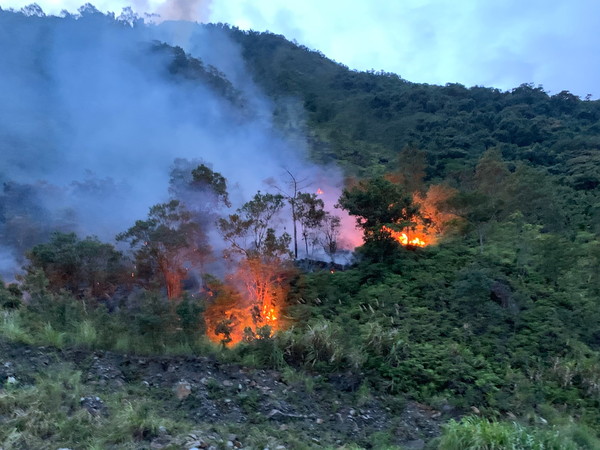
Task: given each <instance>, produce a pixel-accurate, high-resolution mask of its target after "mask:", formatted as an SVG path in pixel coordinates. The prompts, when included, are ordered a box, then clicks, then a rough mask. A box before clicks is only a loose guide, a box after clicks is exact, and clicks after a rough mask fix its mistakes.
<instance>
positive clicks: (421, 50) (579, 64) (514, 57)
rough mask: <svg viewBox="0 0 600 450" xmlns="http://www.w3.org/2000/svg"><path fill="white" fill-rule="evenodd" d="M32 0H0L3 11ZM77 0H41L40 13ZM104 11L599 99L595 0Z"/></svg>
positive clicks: (456, 77) (151, 5)
mask: <svg viewBox="0 0 600 450" xmlns="http://www.w3.org/2000/svg"><path fill="white" fill-rule="evenodd" d="M29 3H31V2H30V1H20V0H0V7H2V8H3V9H7V8H10V7H12V8H16V9H19V8H21V7H23V6H24V5H26V4H29ZM82 3H83V1H82V0H79V1H78V0H39V1H38V4H39V5H40V6H41V7H42V8H43V9H44V11H46V13H53V14H58V13H59V12H60V10H62V9H67V10H68V11H71V12H75V11H76V10H77V8H78V7H79V6H80V5H81V4H82ZM92 3H93V4H94V5H95V6H96V7H97V8H98V9H99V10H101V11H103V12H106V11H112V12H115V13H117V15H118V13H120V11H121V9H122V8H123V7H124V6H128V5H130V6H132V7H133V9H134V10H136V11H137V12H138V13H143V12H151V13H159V14H160V15H161V17H162V18H164V19H184V20H191V21H198V22H224V23H229V24H232V25H236V26H238V27H240V28H243V29H253V30H256V31H266V30H268V31H271V32H273V33H277V34H283V35H284V36H285V37H287V38H288V39H290V40H292V39H294V40H296V41H297V42H298V43H299V44H302V45H305V46H307V47H309V48H311V49H315V50H319V51H321V52H322V53H324V54H325V55H326V56H327V57H329V58H331V59H334V60H335V61H337V62H340V63H342V64H345V65H346V66H348V67H350V68H351V69H357V70H371V69H373V70H376V71H379V70H383V71H386V72H394V73H396V74H398V75H400V76H401V77H402V78H404V79H406V80H408V81H412V82H419V83H430V84H446V83H461V84H464V85H466V86H474V85H480V86H487V87H496V88H499V89H502V90H509V89H512V88H514V87H517V86H519V85H520V84H522V83H533V84H534V85H535V86H538V85H542V86H543V87H544V89H545V90H546V91H548V92H549V93H551V94H556V93H558V92H560V91H562V90H568V91H570V92H572V93H574V94H576V95H579V96H580V97H582V98H583V97H585V96H586V95H587V94H591V95H592V98H595V99H596V98H598V97H599V96H600V87H599V86H598V80H600V60H599V59H598V58H597V57H596V56H597V55H598V54H600V39H599V38H598V31H597V30H599V29H600V1H598V0H525V1H523V0H496V1H491V0H354V1H352V0H350V1H349V0H327V1H323V0H302V1H296V2H289V1H285V2H284V1H277V0H212V1H211V0H166V1H162V2H161V1H158V0H97V1H92Z"/></svg>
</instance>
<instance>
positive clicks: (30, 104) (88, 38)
mask: <svg viewBox="0 0 600 450" xmlns="http://www.w3.org/2000/svg"><path fill="white" fill-rule="evenodd" d="M182 3H183V2H170V3H169V4H170V5H171V7H173V8H174V7H175V6H174V5H180V4H182ZM200 3H201V2H196V3H195V4H196V5H199V4H200ZM205 5H207V4H205ZM182 11H183V10H182ZM81 12H82V14H81V16H80V17H77V18H75V17H69V16H67V17H64V18H59V17H28V18H26V17H24V16H23V15H21V14H17V13H12V12H6V11H0V68H2V69H1V70H0V154H2V162H1V165H0V182H3V183H4V188H3V190H2V188H1V186H0V219H2V217H3V219H2V220H3V222H0V239H1V240H0V260H1V264H0V270H1V271H2V273H1V274H0V275H3V276H4V277H5V278H11V277H12V275H13V274H14V269H15V268H18V265H19V259H20V258H21V257H22V253H23V250H24V249H25V248H27V246H30V245H31V244H32V243H36V241H40V240H43V239H44V238H47V235H48V233H49V232H50V231H51V229H58V230H63V231H65V230H73V231H76V232H78V233H79V234H80V235H82V236H85V235H97V236H98V237H99V238H100V239H103V240H107V241H112V240H113V238H114V235H115V234H116V233H118V232H120V231H123V230H125V229H127V228H128V227H129V226H131V225H132V224H133V223H134V221H135V220H137V219H143V218H144V217H146V214H147V212H148V208H149V207H150V206H151V205H153V204H156V203H159V202H163V201H165V200H166V199H167V198H168V181H169V172H170V168H171V166H172V164H173V162H174V160H175V159H176V158H184V159H189V160H196V159H197V160H202V161H206V162H207V163H209V164H211V165H212V168H213V169H214V170H215V171H218V172H221V173H222V174H223V175H224V176H225V177H226V178H227V179H228V180H229V182H230V185H233V189H232V192H231V198H232V201H233V202H234V206H235V205H238V206H239V205H240V204H241V203H242V202H244V201H247V200H248V199H249V198H250V197H251V196H252V195H253V194H254V193H255V192H256V191H257V190H259V189H260V190H263V191H265V190H267V187H266V185H265V184H264V182H263V181H264V180H266V179H269V178H273V177H275V178H278V177H282V176H283V174H285V170H284V169H287V170H290V171H291V172H293V173H296V174H299V175H300V176H308V177H314V178H315V179H325V180H327V181H328V183H327V184H328V185H329V186H332V185H336V184H337V185H338V186H337V187H336V188H335V189H339V186H340V185H341V176H340V173H339V172H338V171H337V170H335V169H331V168H330V169H324V168H320V167H315V166H313V165H312V164H310V163H308V162H307V160H306V157H305V151H304V148H303V143H302V142H298V141H297V140H296V141H294V143H293V144H292V143H290V141H289V140H286V138H285V137H284V136H282V135H281V133H280V132H278V131H277V130H275V129H274V126H273V124H272V123H271V120H270V118H271V117H272V111H271V105H270V103H269V101H268V100H266V99H265V98H264V97H263V96H262V95H261V94H260V92H259V90H258V89H257V88H256V86H254V84H253V83H252V81H251V79H250V77H249V76H248V75H247V71H246V68H245V66H244V62H243V60H242V59H241V56H240V50H239V49H238V48H237V46H236V45H235V44H234V43H232V42H231V41H229V40H228V39H227V37H226V36H225V34H224V33H222V32H219V31H218V30H215V29H213V30H212V31H211V32H207V31H206V29H204V28H202V27H201V26H199V25H196V24H190V23H181V22H179V23H175V22H171V23H164V24H162V25H152V26H146V25H141V24H139V23H138V24H137V25H136V26H131V25H130V24H128V23H122V22H118V21H115V20H114V19H112V18H110V17H106V16H103V15H102V14H100V13H98V12H97V11H96V10H94V9H93V8H88V9H83V10H82V11H81ZM182 17H183V16H182ZM153 39H159V40H161V41H164V42H167V43H169V44H175V45H182V46H184V47H185V49H186V51H188V52H190V53H191V54H192V56H194V57H198V58H201V59H202V60H204V61H205V63H206V64H212V65H214V66H216V67H217V69H219V70H220V71H221V72H223V73H224V74H225V75H226V76H227V78H228V79H229V80H230V81H231V83H232V84H233V87H234V88H235V89H236V90H237V92H238V94H237V95H238V97H239V98H238V99H237V100H236V99H233V100H232V99H231V98H228V97H227V96H224V95H223V94H222V93H221V92H219V91H218V90H215V89H214V88H212V87H210V86H209V85H201V84H199V83H198V82H190V81H189V80H185V79H179V78H176V77H174V76H173V75H172V74H171V73H169V72H168V70H167V69H166V67H167V65H168V64H169V62H170V59H169V56H168V55H169V54H168V53H164V52H159V51H155V50H153V47H152V45H150V44H149V42H150V41H152V40H153ZM206 64H205V65H206ZM240 105H242V106H240ZM11 187H12V188H11ZM319 187H321V188H323V189H325V186H319ZM316 188H317V186H315V187H314V189H315V190H316ZM327 189H329V190H331V188H327ZM17 193H19V195H17ZM15 221H16V222H17V224H14V223H12V222H15ZM19 221H20V222H19ZM9 222H11V223H9ZM19 223H20V224H21V225H22V227H25V228H27V227H30V228H32V229H33V230H34V231H35V233H33V232H32V233H33V234H32V236H34V237H33V238H27V239H25V240H24V241H22V242H16V241H15V237H14V236H15V235H14V233H11V232H9V231H10V230H11V229H15V230H18V229H20V228H19V225H18V224H19ZM9 225H10V226H12V228H10V227H9ZM25 228H23V229H25Z"/></svg>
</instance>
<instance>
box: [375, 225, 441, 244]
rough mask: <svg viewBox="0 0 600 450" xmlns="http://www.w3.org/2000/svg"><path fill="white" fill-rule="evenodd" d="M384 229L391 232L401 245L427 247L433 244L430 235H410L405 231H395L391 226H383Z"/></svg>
mask: <svg viewBox="0 0 600 450" xmlns="http://www.w3.org/2000/svg"><path fill="white" fill-rule="evenodd" d="M382 229H383V230H384V231H386V232H388V233H389V234H390V236H391V237H392V239H394V240H395V241H397V242H398V243H399V244H400V245H404V246H405V247H407V246H412V247H425V246H427V245H430V244H432V243H433V242H432V239H431V238H430V237H429V236H425V235H424V234H420V235H419V236H410V237H409V235H408V234H407V233H406V232H404V231H395V230H392V229H391V228H390V227H386V226H383V227H382Z"/></svg>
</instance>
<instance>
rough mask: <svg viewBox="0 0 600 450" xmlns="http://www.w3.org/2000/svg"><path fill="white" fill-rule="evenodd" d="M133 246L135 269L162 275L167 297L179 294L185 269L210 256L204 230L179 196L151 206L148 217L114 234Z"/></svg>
mask: <svg viewBox="0 0 600 450" xmlns="http://www.w3.org/2000/svg"><path fill="white" fill-rule="evenodd" d="M117 240H119V241H127V242H129V244H130V245H131V247H132V248H133V249H134V255H135V258H136V262H137V267H138V273H140V272H141V273H144V272H146V274H147V275H148V276H149V277H150V278H154V277H156V276H160V277H162V282H163V283H164V284H165V286H166V288H167V296H168V298H169V299H174V298H178V297H180V295H181V292H182V287H181V282H182V280H183V278H184V277H185V276H186V274H187V272H188V269H189V268H190V267H194V266H197V265H202V264H203V263H204V262H205V261H206V260H207V259H208V258H209V256H210V251H211V249H210V246H209V245H208V240H207V236H206V233H205V232H204V230H203V229H202V228H201V227H200V225H199V224H198V223H197V222H194V221H193V220H192V214H191V213H190V212H189V211H188V210H187V209H185V208H184V207H183V206H182V205H181V203H180V202H179V200H171V201H170V202H168V203H161V204H158V205H155V206H153V207H151V208H150V212H149V214H148V219H147V220H138V221H137V222H136V223H135V225H134V226H133V227H131V228H130V229H129V230H127V231H125V232H124V233H121V234H119V235H117Z"/></svg>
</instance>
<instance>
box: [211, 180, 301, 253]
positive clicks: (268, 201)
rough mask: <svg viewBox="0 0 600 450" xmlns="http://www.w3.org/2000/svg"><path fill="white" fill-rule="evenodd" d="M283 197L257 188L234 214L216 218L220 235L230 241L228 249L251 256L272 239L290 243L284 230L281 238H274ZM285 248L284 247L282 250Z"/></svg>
mask: <svg viewBox="0 0 600 450" xmlns="http://www.w3.org/2000/svg"><path fill="white" fill-rule="evenodd" d="M283 200H284V197H283V196H282V195H280V194H261V193H260V191H259V192H258V193H257V194H256V195H255V196H254V198H253V199H252V200H250V201H249V202H247V203H245V204H244V205H243V206H242V207H241V208H239V209H238V210H237V213H236V214H231V215H230V216H229V217H228V218H226V219H223V218H222V219H219V221H218V223H217V225H218V228H219V230H220V232H221V234H222V236H223V238H224V239H225V240H226V241H227V242H229V243H230V244H231V251H233V252H234V253H239V254H243V255H244V256H246V257H252V256H253V255H255V254H256V255H261V254H263V253H264V252H265V250H266V249H267V248H269V245H272V244H273V240H274V239H275V240H276V241H278V240H279V239H283V240H285V241H288V245H289V239H290V237H289V235H288V234H287V233H284V235H283V236H281V237H280V238H275V231H274V228H273V227H274V219H275V217H276V215H277V214H278V213H279V212H280V211H281V209H282V208H283V205H284V202H283ZM281 250H283V249H281ZM287 251H288V250H287V248H286V249H285V251H283V253H285V252H287Z"/></svg>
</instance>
